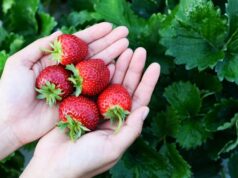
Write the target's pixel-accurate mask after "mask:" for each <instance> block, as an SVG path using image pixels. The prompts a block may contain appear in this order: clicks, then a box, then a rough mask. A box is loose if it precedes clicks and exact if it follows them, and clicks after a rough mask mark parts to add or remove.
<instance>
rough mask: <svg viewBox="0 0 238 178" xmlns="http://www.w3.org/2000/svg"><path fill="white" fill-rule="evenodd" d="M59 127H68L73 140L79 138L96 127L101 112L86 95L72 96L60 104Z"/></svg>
mask: <svg viewBox="0 0 238 178" xmlns="http://www.w3.org/2000/svg"><path fill="white" fill-rule="evenodd" d="M59 117H60V120H61V121H60V122H59V124H58V127H60V128H61V129H65V128H68V129H69V132H68V134H69V136H70V138H71V140H76V139H78V138H79V137H80V136H81V135H82V134H84V133H85V132H86V131H91V130H94V129H96V127H97V124H98V121H99V112H98V108H97V105H96V103H94V102H93V101H91V100H90V99H88V98H86V97H84V96H79V97H76V96H70V97H68V98H66V99H65V100H64V101H63V102H62V103H61V104H60V106H59Z"/></svg>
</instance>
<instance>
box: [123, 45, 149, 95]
mask: <svg viewBox="0 0 238 178" xmlns="http://www.w3.org/2000/svg"><path fill="white" fill-rule="evenodd" d="M145 61H146V50H145V49H144V48H137V49H136V50H135V52H134V54H133V57H132V59H131V63H130V66H129V69H128V70H127V73H126V76H125V79H124V81H123V86H124V87H125V88H126V89H127V90H128V92H129V93H130V95H131V96H132V95H133V93H134V91H135V89H136V87H137V86H138V84H139V81H140V79H141V75H142V72H143V69H144V66H145Z"/></svg>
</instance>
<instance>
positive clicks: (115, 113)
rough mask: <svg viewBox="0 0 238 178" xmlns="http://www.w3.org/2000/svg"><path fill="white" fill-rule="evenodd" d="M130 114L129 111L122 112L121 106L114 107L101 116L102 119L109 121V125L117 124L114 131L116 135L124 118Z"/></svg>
mask: <svg viewBox="0 0 238 178" xmlns="http://www.w3.org/2000/svg"><path fill="white" fill-rule="evenodd" d="M129 114H130V112H129V111H127V110H124V109H123V108H122V107H121V106H119V105H115V106H113V107H111V108H109V109H108V110H107V112H106V113H105V114H103V116H104V118H106V119H110V121H111V124H112V125H115V124H117V128H116V129H115V133H118V132H119V131H120V129H121V127H122V125H123V123H124V121H125V119H126V117H127V116H128V115H129Z"/></svg>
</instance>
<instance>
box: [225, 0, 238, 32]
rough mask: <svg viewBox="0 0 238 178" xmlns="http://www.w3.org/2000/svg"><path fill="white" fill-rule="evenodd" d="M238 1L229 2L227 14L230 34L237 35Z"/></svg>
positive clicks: (231, 0)
mask: <svg viewBox="0 0 238 178" xmlns="http://www.w3.org/2000/svg"><path fill="white" fill-rule="evenodd" d="M237 7H238V1H237V0H228V4H227V8H226V13H227V15H228V19H229V28H230V34H233V33H235V31H237V28H238V9H237Z"/></svg>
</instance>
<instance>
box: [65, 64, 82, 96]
mask: <svg viewBox="0 0 238 178" xmlns="http://www.w3.org/2000/svg"><path fill="white" fill-rule="evenodd" d="M65 69H67V70H69V71H71V72H72V73H73V75H71V77H69V78H68V80H69V81H70V82H72V84H73V86H74V87H75V89H76V90H75V93H74V94H75V96H79V95H80V94H81V93H82V84H83V78H82V77H81V76H80V75H79V71H78V70H77V69H76V68H75V66H74V65H73V64H70V65H67V66H66V68H65Z"/></svg>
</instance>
